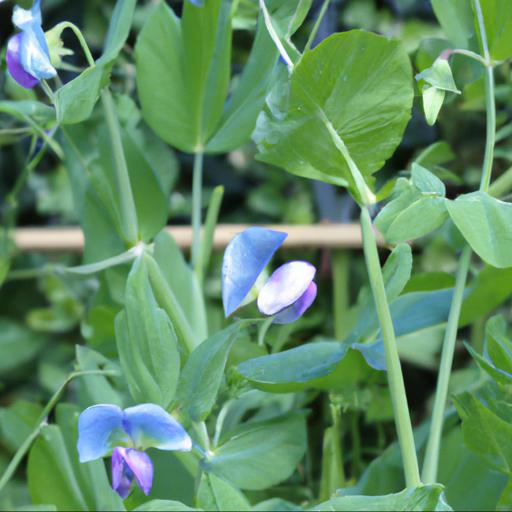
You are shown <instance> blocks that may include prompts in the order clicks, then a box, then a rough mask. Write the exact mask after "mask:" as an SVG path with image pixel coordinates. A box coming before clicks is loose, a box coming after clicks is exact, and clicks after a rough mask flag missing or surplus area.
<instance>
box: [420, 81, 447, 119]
mask: <svg viewBox="0 0 512 512" xmlns="http://www.w3.org/2000/svg"><path fill="white" fill-rule="evenodd" d="M445 95H446V93H445V92H444V91H442V90H440V89H436V88H435V87H426V88H424V89H423V91H422V92H421V97H422V99H423V111H424V112H425V119H426V120H427V124H428V125H429V126H434V125H435V124H436V121H437V117H438V116H439V112H440V111H441V107H442V106H443V102H444V97H445Z"/></svg>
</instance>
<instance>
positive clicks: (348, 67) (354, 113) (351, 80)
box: [254, 30, 413, 198]
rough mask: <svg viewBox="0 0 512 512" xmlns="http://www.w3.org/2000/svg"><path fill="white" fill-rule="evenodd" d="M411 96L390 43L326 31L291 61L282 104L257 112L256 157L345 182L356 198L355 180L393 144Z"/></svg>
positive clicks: (400, 54) (407, 69)
mask: <svg viewBox="0 0 512 512" xmlns="http://www.w3.org/2000/svg"><path fill="white" fill-rule="evenodd" d="M412 97H413V91H412V82H411V66H410V63H409V59H408V57H407V54H406V52H405V50H404V49H403V48H402V47H401V46H400V45H399V44H398V43H397V42H395V41H390V40H388V39H385V38H383V37H380V36H377V35H375V34H371V33H367V32H363V31H357V30H354V31H350V32H344V33H342V34H335V35H332V36H330V37H329V38H327V39H326V40H325V41H323V42H322V43H320V44H319V45H318V46H317V47H316V48H315V49H314V50H312V51H310V52H308V53H307V54H306V55H304V56H303V58H302V59H301V61H300V62H299V64H298V65H297V66H296V67H295V69H294V71H293V73H292V76H291V80H290V93H289V97H288V98H286V97H285V98H284V99H285V100H287V105H281V108H280V109H279V108H272V109H267V110H265V111H264V112H263V113H262V114H261V115H260V118H259V120H258V127H257V130H256V132H255V134H254V139H255V141H256V143H257V145H258V149H259V151H260V153H259V155H258V158H259V159H260V160H263V161H265V162H267V163H270V164H273V165H277V166H279V167H283V168H284V169H286V170H287V171H288V172H291V173H293V174H297V175H299V176H304V177H308V178H314V179H320V180H322V181H326V182H328V183H334V184H338V185H342V186H349V187H350V188H351V191H352V192H353V193H355V194H356V197H358V198H359V196H358V194H357V192H356V190H361V189H362V188H364V187H363V185H364V183H361V180H364V181H368V180H369V178H370V176H371V175H372V174H373V173H375V172H376V171H378V170H379V169H380V168H381V167H382V166H383V165H384V162H385V161H386V160H387V159H388V158H389V157H390V156H391V155H392V153H393V152H394V150H395V149H396V147H397V145H398V144H399V143H400V140H401V137H402V133H403V130H404V128H405V126H406V124H407V122H408V120H409V117H410V111H411V103H412ZM311 140H315V144H314V145H312V144H311ZM347 157H348V158H347ZM354 163H355V166H357V169H356V168H355V166H354ZM361 175H362V176H361Z"/></svg>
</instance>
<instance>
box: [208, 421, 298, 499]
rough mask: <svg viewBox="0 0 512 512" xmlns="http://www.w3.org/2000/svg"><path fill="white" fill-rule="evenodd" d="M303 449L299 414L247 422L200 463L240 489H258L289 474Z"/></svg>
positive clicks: (264, 487)
mask: <svg viewBox="0 0 512 512" xmlns="http://www.w3.org/2000/svg"><path fill="white" fill-rule="evenodd" d="M305 450H306V422H305V418H304V414H303V413H294V414H290V415H287V416H281V417H277V418H274V419H271V420H267V421H261V422H251V423H249V424H247V425H246V426H245V428H243V429H242V430H241V431H239V432H237V433H236V434H235V435H234V436H233V437H231V439H229V441H227V442H226V443H224V444H223V445H221V446H219V447H218V448H215V449H214V450H213V453H212V454H210V455H208V457H207V458H206V459H204V460H203V461H202V462H201V464H202V466H203V469H204V470H205V471H208V472H211V473H215V474H216V475H218V476H219V477H221V478H225V479H226V480H228V481H230V482H231V483H232V484H233V485H235V486H236V487H238V488H240V489H249V490H260V489H266V488H267V487H270V486H272V485H276V484H278V483H279V482H282V481H283V480H285V479H287V478H288V477H289V476H291V475H292V474H293V472H294V471H295V468H296V466H297V464H298V463H299V461H300V460H301V459H302V457H303V456H304V453H305Z"/></svg>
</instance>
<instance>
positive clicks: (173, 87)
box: [136, 0, 231, 153]
mask: <svg viewBox="0 0 512 512" xmlns="http://www.w3.org/2000/svg"><path fill="white" fill-rule="evenodd" d="M230 21H231V20H230V9H229V4H228V2H226V1H224V0H214V1H211V2H208V3H207V4H205V5H204V6H203V7H197V6H195V5H193V4H192V2H186V3H185V4H184V12H183V19H182V21H181V22H180V20H179V19H178V18H177V17H176V15H175V14H174V13H173V11H172V10H171V9H170V8H169V7H167V6H166V5H165V3H164V2H160V3H159V5H158V6H157V7H156V9H155V10H154V11H153V12H152V13H151V15H150V16H149V17H148V19H147V21H146V24H145V25H144V28H143V29H142V31H141V33H140V35H139V38H138V40H137V46H136V61H137V86H138V89H139V96H140V100H141V103H142V110H143V114H144V118H145V119H146V121H147V122H148V124H149V125H150V126H151V128H152V129H153V130H154V131H155V132H156V133H157V134H158V135H159V136H160V137H162V139H164V140H165V141H166V142H168V143H169V144H172V145H173V146H175V147H177V148H179V149H180V150H182V151H187V152H191V153H192V152H194V151H196V150H198V149H199V150H202V148H204V146H205V145H206V142H207V141H208V140H209V138H210V137H211V135H212V134H213V133H214V130H215V128H216V126H217V124H218V123H219V122H220V118H221V116H222V113H223V107H224V100H225V98H226V95H227V92H228V85H229V71H230V57H231V46H230V43H231V23H230ZM161 83H166V84H168V88H166V89H165V90H164V89H163V88H162V87H159V86H158V84H161Z"/></svg>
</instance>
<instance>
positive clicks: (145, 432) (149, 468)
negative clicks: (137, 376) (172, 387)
mask: <svg viewBox="0 0 512 512" xmlns="http://www.w3.org/2000/svg"><path fill="white" fill-rule="evenodd" d="M151 447H152V448H158V449H160V450H176V451H190V450H191V449H192V439H191V438H190V436H189V435H188V434H187V432H186V431H185V429H184V428H183V427H182V426H181V425H180V424H179V423H178V422H177V421H176V420H175V419H174V418H173V417H172V416H171V415H170V414H168V413H167V412H166V411H165V410H164V409H162V408H161V407H160V406H158V405H154V404H141V405H137V406H135V407H129V408H128V409H125V410H124V411H123V410H122V409H121V408H119V407H117V406H116V405H106V404H102V405H93V406H92V407H89V408H87V409H86V410H85V411H83V412H82V414H80V418H79V420H78V445H77V448H78V454H79V459H80V462H89V461H91V460H96V459H99V458H101V457H104V456H105V455H108V454H109V453H111V452H112V488H113V489H114V490H115V491H116V492H117V493H118V494H119V495H120V496H121V497H122V498H126V497H127V496H128V495H129V494H130V492H131V490H132V488H133V486H134V485H138V486H139V487H140V488H141V489H142V491H143V492H144V494H146V495H147V494H149V492H150V490H151V485H152V483H153V464H152V462H151V459H150V458H149V456H148V455H147V454H146V453H145V451H144V450H146V449H147V448H151Z"/></svg>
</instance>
